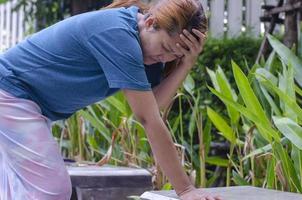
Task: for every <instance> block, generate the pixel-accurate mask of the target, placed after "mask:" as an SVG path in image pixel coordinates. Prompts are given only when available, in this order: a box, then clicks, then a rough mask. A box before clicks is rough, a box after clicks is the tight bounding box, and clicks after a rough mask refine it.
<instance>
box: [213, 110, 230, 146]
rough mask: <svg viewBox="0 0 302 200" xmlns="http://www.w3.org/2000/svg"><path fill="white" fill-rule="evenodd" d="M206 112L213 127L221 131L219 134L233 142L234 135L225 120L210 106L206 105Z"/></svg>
mask: <svg viewBox="0 0 302 200" xmlns="http://www.w3.org/2000/svg"><path fill="white" fill-rule="evenodd" d="M207 114H208V116H209V118H210V119H211V121H212V122H213V124H214V125H215V127H216V128H217V129H218V130H219V131H220V132H221V134H222V135H223V136H224V137H225V138H226V139H227V140H229V141H230V142H231V143H233V144H234V143H235V142H236V135H235V133H234V131H233V129H232V128H231V127H230V126H229V125H228V124H227V122H226V121H225V120H224V119H223V118H222V117H221V116H220V115H219V114H218V113H216V112H215V111H214V110H212V109H211V108H210V107H207Z"/></svg>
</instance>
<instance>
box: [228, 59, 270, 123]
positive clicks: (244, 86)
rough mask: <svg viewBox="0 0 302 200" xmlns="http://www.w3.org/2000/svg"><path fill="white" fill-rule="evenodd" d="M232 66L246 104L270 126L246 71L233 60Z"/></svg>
mask: <svg viewBox="0 0 302 200" xmlns="http://www.w3.org/2000/svg"><path fill="white" fill-rule="evenodd" d="M232 67H233V73H234V77H235V81H236V83H237V87H238V89H239V91H240V95H241V97H242V99H243V101H244V103H245V105H246V106H247V108H248V109H250V110H252V111H253V112H254V113H255V114H256V115H257V117H258V118H259V119H260V120H261V121H262V123H263V124H264V125H265V126H268V125H269V124H270V121H269V119H268V118H267V116H266V115H265V112H264V110H263V108H262V106H261V104H260V102H259V101H258V99H257V97H256V95H255V94H254V92H253V90H252V88H251V86H250V84H249V81H248V79H247V77H246V76H245V75H244V73H243V72H242V71H241V69H240V68H239V66H238V65H237V64H236V63H234V62H232Z"/></svg>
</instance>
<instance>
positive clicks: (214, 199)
mask: <svg viewBox="0 0 302 200" xmlns="http://www.w3.org/2000/svg"><path fill="white" fill-rule="evenodd" d="M179 196H180V199H181V200H222V198H221V197H219V196H217V195H213V194H209V193H206V192H204V191H202V190H198V189H192V190H190V191H188V192H185V193H183V194H180V195H179Z"/></svg>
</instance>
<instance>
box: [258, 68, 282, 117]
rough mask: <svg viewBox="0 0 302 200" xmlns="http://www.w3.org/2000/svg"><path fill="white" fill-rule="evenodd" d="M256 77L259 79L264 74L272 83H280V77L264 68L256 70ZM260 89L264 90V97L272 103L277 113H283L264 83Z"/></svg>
mask: <svg viewBox="0 0 302 200" xmlns="http://www.w3.org/2000/svg"><path fill="white" fill-rule="evenodd" d="M255 75H256V78H257V80H258V81H259V76H264V77H266V78H267V79H268V80H270V81H271V83H273V84H274V85H277V84H278V79H277V78H276V77H275V76H274V75H273V74H271V73H270V72H269V71H267V70H266V69H264V68H259V69H257V70H256V73H255ZM260 89H261V91H262V94H263V95H264V97H265V98H266V100H267V102H268V103H269V104H270V106H271V108H272V110H273V111H274V112H275V113H276V114H277V115H281V111H280V109H279V107H278V106H277V105H276V102H275V100H274V99H273V98H272V97H271V96H270V95H269V93H268V91H267V90H266V89H265V87H263V86H262V85H260Z"/></svg>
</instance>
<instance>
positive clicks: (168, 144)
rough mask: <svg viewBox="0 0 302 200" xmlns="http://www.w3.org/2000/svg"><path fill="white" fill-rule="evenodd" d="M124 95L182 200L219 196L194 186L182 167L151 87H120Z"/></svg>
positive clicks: (200, 199) (206, 199)
mask: <svg viewBox="0 0 302 200" xmlns="http://www.w3.org/2000/svg"><path fill="white" fill-rule="evenodd" d="M123 92H124V95H125V96H126V99H127V101H128V103H129V105H130V107H131V109H132V111H133V113H134V115H135V116H136V118H137V119H138V121H139V122H140V123H141V124H142V125H143V126H144V128H145V131H146V134H147V137H148V141H149V144H150V146H151V149H152V152H153V155H154V156H155V158H156V160H157V162H158V163H159V165H160V167H161V169H162V171H163V172H164V174H165V175H166V176H167V177H168V179H169V181H170V183H171V184H172V185H173V187H174V189H175V191H176V193H177V194H178V195H179V196H180V198H181V199H182V200H220V198H218V197H212V195H209V194H206V193H204V192H203V191H200V190H197V189H195V187H194V186H193V185H192V183H191V182H190V180H189V177H188V176H187V175H186V173H185V171H184V170H183V168H182V166H181V163H180V161H179V159H178V155H177V152H176V149H175V146H174V143H173V141H172V138H171V135H170V133H169V130H168V128H167V127H166V125H165V124H164V122H163V120H162V118H161V116H160V112H159V109H158V106H157V103H156V100H155V97H154V95H153V92H152V91H136V90H128V89H123Z"/></svg>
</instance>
